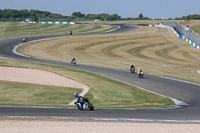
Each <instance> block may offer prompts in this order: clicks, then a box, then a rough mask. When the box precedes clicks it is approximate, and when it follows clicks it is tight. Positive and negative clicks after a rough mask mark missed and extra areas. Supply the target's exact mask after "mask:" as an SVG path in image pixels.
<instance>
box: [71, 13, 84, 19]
mask: <svg viewBox="0 0 200 133" xmlns="http://www.w3.org/2000/svg"><path fill="white" fill-rule="evenodd" d="M72 16H76V17H78V18H84V17H85V14H83V13H81V12H73V13H72Z"/></svg>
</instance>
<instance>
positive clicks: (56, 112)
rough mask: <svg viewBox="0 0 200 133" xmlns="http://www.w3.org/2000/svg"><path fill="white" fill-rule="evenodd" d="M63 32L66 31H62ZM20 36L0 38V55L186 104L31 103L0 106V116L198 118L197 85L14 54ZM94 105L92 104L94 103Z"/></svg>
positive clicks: (199, 88) (122, 29) (199, 91)
mask: <svg viewBox="0 0 200 133" xmlns="http://www.w3.org/2000/svg"><path fill="white" fill-rule="evenodd" d="M134 30H138V27H136V26H121V27H120V28H119V29H117V30H115V31H110V32H107V33H103V34H114V33H123V32H130V31H134ZM65 36H66V35H65ZM65 36H40V37H27V41H33V40H39V39H45V38H53V37H65ZM21 41H22V38H10V39H0V57H1V58H9V59H15V60H24V61H29V62H37V63H44V64H51V65H57V66H65V67H70V68H75V69H80V70H84V71H89V72H94V73H97V74H100V75H104V76H108V77H111V78H114V79H117V80H120V81H123V82H126V83H128V84H131V85H134V86H138V87H141V88H143V89H146V90H149V91H152V92H155V93H159V94H161V95H165V96H167V97H170V98H172V99H177V100H179V101H182V102H184V103H186V104H187V105H188V106H187V107H186V106H179V107H178V108H167V109H95V110H94V111H79V110H78V109H69V108H34V107H3V106H1V107H0V117H5V116H29V117H41V118H46V117H58V118H63V117H64V118H72V119H73V118H74V119H81V120H84V119H85V120H89V119H93V118H97V119H98V118H99V119H102V118H105V119H116V120H125V121H126V120H127V119H134V120H137V119H140V120H141V119H143V120H144V119H145V120H155V121H160V120H179V121H186V122H194V121H195V122H196V121H198V122H200V85H199V84H192V83H188V82H183V81H178V80H173V79H168V78H162V77H156V76H152V75H145V77H144V79H139V78H138V77H137V74H131V73H130V72H129V70H128V69H129V66H127V71H123V70H117V69H111V68H104V67H98V66H89V65H82V64H79V65H77V66H72V65H71V64H70V63H64V62H56V61H49V60H42V59H34V58H30V57H25V56H21V55H18V54H16V53H14V52H13V49H14V48H15V47H16V46H17V45H19V44H20V43H22V42H21ZM94 106H95V105H94ZM191 120H192V121H191Z"/></svg>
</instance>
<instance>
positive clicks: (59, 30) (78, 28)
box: [0, 22, 117, 38]
mask: <svg viewBox="0 0 200 133" xmlns="http://www.w3.org/2000/svg"><path fill="white" fill-rule="evenodd" d="M116 28H117V26H113V25H95V24H90V25H88V24H73V25H68V24H24V23H2V22H1V23H0V38H10V37H28V36H42V35H65V34H69V32H70V31H73V34H88V33H100V32H105V31H108V30H111V29H116Z"/></svg>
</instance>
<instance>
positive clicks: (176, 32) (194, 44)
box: [155, 24, 200, 50]
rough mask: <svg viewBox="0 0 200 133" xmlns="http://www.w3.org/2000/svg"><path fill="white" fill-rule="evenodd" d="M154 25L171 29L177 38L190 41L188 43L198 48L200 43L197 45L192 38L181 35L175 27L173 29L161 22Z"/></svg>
mask: <svg viewBox="0 0 200 133" xmlns="http://www.w3.org/2000/svg"><path fill="white" fill-rule="evenodd" d="M155 27H162V28H167V29H171V30H172V31H173V32H174V34H176V36H177V37H178V38H180V39H183V40H185V41H186V42H188V43H190V44H191V45H193V46H194V47H195V48H197V49H199V50H200V45H198V44H197V43H195V42H193V41H192V40H190V39H188V38H187V37H186V36H184V35H181V33H179V32H178V31H177V29H175V28H174V27H172V26H168V25H163V24H159V25H155Z"/></svg>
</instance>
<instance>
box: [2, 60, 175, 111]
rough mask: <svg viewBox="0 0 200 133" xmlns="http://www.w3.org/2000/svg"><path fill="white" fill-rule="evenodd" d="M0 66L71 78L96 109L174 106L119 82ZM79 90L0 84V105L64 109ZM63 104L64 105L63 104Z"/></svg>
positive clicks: (57, 69)
mask: <svg viewBox="0 0 200 133" xmlns="http://www.w3.org/2000/svg"><path fill="white" fill-rule="evenodd" d="M0 65H1V66H10V67H22V68H32V69H40V70H46V71H50V72H54V73H57V74H60V75H62V76H65V77H68V78H71V79H74V80H76V81H78V82H81V83H84V84H86V85H87V86H89V87H90V91H89V93H88V94H87V95H86V97H88V98H89V99H90V100H91V102H92V103H93V104H94V106H95V107H96V108H119V107H120V108H128V107H130V108H135V107H163V106H170V105H173V104H174V103H173V102H172V101H171V100H170V99H168V98H165V97H163V96H159V95H156V94H153V93H150V92H147V91H144V90H141V89H138V88H136V87H133V86H130V85H127V84H125V83H121V82H119V81H116V80H113V79H110V78H107V77H104V76H100V75H96V74H93V73H89V72H84V71H80V70H74V69H70V68H65V67H57V66H51V65H42V64H37V63H28V62H24V61H14V60H6V59H0ZM80 91H81V90H78V89H74V88H66V87H52V86H45V85H35V84H26V83H16V82H6V81H0V105H17V106H44V107H47V106H48V107H63V106H66V104H67V103H69V102H70V101H71V100H73V93H74V92H80ZM63 104H65V105H63Z"/></svg>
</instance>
